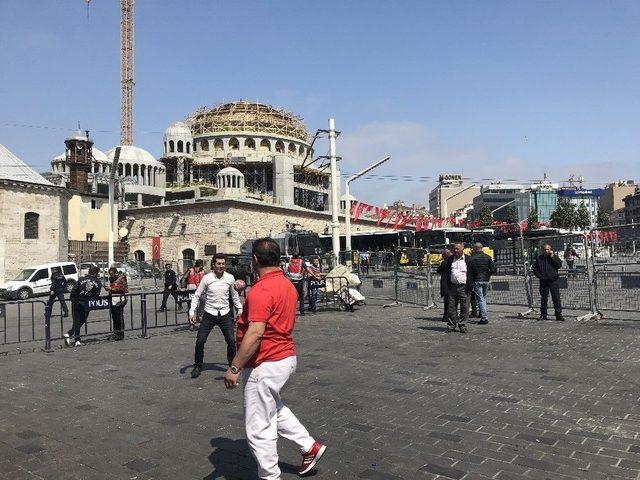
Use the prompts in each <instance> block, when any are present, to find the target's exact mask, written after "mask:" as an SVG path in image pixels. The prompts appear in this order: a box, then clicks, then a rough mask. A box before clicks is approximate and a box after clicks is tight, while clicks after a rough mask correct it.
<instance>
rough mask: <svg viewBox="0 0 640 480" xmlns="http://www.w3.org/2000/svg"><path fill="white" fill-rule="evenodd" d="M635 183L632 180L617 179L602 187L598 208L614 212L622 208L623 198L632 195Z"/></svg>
mask: <svg viewBox="0 0 640 480" xmlns="http://www.w3.org/2000/svg"><path fill="white" fill-rule="evenodd" d="M635 191H636V185H635V183H634V181H633V180H618V181H617V182H613V183H610V184H608V185H607V186H605V187H604V191H603V192H602V196H601V197H600V208H601V209H602V210H604V211H605V212H609V213H612V212H615V211H616V210H620V209H623V208H624V199H625V197H627V196H628V195H633V194H634V193H635Z"/></svg>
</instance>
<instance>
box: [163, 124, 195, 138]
mask: <svg viewBox="0 0 640 480" xmlns="http://www.w3.org/2000/svg"><path fill="white" fill-rule="evenodd" d="M164 137H165V138H169V137H191V129H190V128H189V125H187V124H186V123H184V122H174V123H172V124H171V125H169V126H168V127H167V129H166V130H165V131H164Z"/></svg>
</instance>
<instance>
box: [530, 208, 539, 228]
mask: <svg viewBox="0 0 640 480" xmlns="http://www.w3.org/2000/svg"><path fill="white" fill-rule="evenodd" d="M538 222H539V220H538V209H537V208H533V209H532V210H531V211H530V212H529V216H528V217H527V230H535V229H536V228H538Z"/></svg>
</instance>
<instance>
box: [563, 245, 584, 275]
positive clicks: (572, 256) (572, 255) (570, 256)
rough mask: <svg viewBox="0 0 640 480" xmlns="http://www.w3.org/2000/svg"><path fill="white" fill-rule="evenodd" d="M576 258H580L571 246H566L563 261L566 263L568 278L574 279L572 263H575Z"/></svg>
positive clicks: (574, 272) (574, 273)
mask: <svg viewBox="0 0 640 480" xmlns="http://www.w3.org/2000/svg"><path fill="white" fill-rule="evenodd" d="M576 258H580V256H579V255H578V253H577V252H576V250H575V248H573V244H571V243H570V244H569V245H567V248H566V250H565V251H564V261H565V262H567V269H568V270H569V276H570V277H573V278H575V277H576V271H575V269H574V266H573V265H574V263H575V262H576Z"/></svg>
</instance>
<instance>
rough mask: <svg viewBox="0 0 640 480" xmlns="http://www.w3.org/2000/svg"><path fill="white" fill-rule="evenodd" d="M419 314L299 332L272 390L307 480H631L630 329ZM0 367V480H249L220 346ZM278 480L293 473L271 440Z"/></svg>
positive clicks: (91, 351)
mask: <svg viewBox="0 0 640 480" xmlns="http://www.w3.org/2000/svg"><path fill="white" fill-rule="evenodd" d="M437 317H438V313H437V312H434V311H423V310H422V309H420V308H411V307H397V308H388V309H383V308H381V307H380V305H375V304H370V305H368V306H366V307H362V308H361V309H360V310H359V311H357V312H356V313H353V314H351V313H339V312H326V313H323V314H318V315H314V316H305V317H304V318H302V319H300V320H299V323H298V328H297V332H296V341H297V346H298V353H299V354H298V365H299V367H298V368H299V370H298V372H297V374H296V375H295V376H294V378H293V380H292V381H291V383H290V385H289V386H288V387H287V389H286V390H285V391H284V398H285V401H286V402H287V403H288V405H289V406H290V407H291V408H292V409H293V410H294V412H296V414H297V415H298V416H299V417H300V419H301V420H302V421H303V423H305V424H306V425H307V427H308V428H309V430H310V431H311V432H312V434H313V435H315V436H317V438H319V439H321V440H323V441H325V442H327V444H328V445H329V449H328V450H327V454H326V455H325V458H323V460H322V461H321V462H320V464H319V465H318V469H317V470H316V471H314V472H312V474H313V475H315V478H318V479H329V478H335V479H357V478H363V479H370V480H399V479H404V480H414V479H434V478H453V479H464V480H471V479H488V478H493V479H501V480H504V479H516V478H523V479H524V478H528V479H553V480H561V479H569V478H572V479H576V478H577V479H606V478H611V479H619V478H620V479H622V478H624V479H640V403H639V397H640V368H639V367H640V362H639V360H638V358H639V357H638V353H639V349H638V347H639V346H640V337H639V335H638V334H639V333H640V323H639V322H629V321H627V322H624V321H618V320H611V319H604V320H602V321H601V322H600V323H595V322H594V323H578V322H575V321H567V322H565V323H558V322H553V321H549V322H536V321H533V320H520V319H518V318H517V317H516V316H515V315H514V314H513V311H509V310H507V309H497V308H494V309H493V310H492V319H491V323H490V324H489V325H487V326H480V325H474V324H471V325H470V328H469V333H468V334H466V335H462V334H459V333H452V334H447V333H444V325H443V324H442V323H441V322H438V321H437ZM194 337H195V334H194V333H193V332H188V331H184V330H181V331H168V330H165V332H163V333H160V332H154V336H152V337H151V338H148V339H139V338H128V339H127V340H126V341H124V342H120V343H108V342H94V343H90V344H89V345H86V346H84V347H81V348H78V349H57V350H56V351H55V352H54V353H50V354H46V353H41V352H34V353H25V354H21V355H18V354H9V355H5V356H1V357H0V375H1V376H2V387H1V388H0V478H2V479H35V478H37V479H40V478H46V479H151V478H155V479H172V480H175V479H207V480H214V479H255V478H256V469H255V464H254V463H253V461H252V459H251V457H250V455H249V452H248V450H247V447H246V443H245V441H244V433H243V427H242V415H241V412H242V408H241V392H240V390H235V391H226V390H225V389H224V388H223V385H222V381H221V378H222V372H223V370H224V367H223V365H222V362H224V357H225V352H224V350H225V349H224V345H223V344H224V342H223V340H222V335H221V334H220V332H219V331H217V330H216V331H214V332H213V333H212V335H211V337H210V338H209V342H208V344H207V347H206V353H205V361H208V362H211V363H208V364H207V365H206V366H205V371H204V372H203V375H202V376H201V377H200V378H198V379H196V380H192V379H191V378H190V376H189V370H190V363H191V359H192V354H193V346H194V341H195V338H194ZM280 461H281V468H282V470H283V477H284V478H285V479H291V478H295V468H296V465H297V464H298V463H299V461H300V457H299V454H298V453H297V452H296V451H295V449H294V447H293V446H292V445H291V444H289V443H288V442H287V441H285V440H281V441H280Z"/></svg>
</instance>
